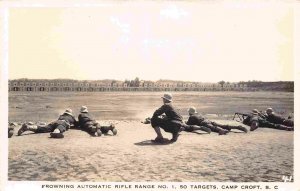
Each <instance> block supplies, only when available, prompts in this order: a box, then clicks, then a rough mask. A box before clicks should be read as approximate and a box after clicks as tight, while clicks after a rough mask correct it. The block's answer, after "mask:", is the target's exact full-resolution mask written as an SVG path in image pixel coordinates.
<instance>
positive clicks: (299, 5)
mask: <svg viewBox="0 0 300 191" xmlns="http://www.w3.org/2000/svg"><path fill="white" fill-rule="evenodd" d="M116 2H117V3H126V2H127V1H125V2H124V1H116ZM116 2H114V3H116ZM129 2H131V1H129ZM137 2H138V3H157V1H155V2H152V1H150V2H146V1H137ZM165 2H166V3H170V1H163V3H165ZM228 2H229V3H232V1H228ZM182 3H184V2H182ZM292 3H293V6H294V33H293V34H294V79H295V80H294V81H295V93H294V96H295V97H294V116H295V123H296V125H295V127H297V126H298V127H299V125H298V124H300V102H299V96H300V83H299V78H300V65H299V62H300V58H299V57H300V56H299V42H300V41H299V36H300V35H299V34H300V30H299V29H300V25H299V24H300V23H299V20H300V1H294V2H292ZM100 6H113V4H112V3H111V1H101V2H100V3H99V1H89V2H88V3H87V2H86V1H72V2H64V3H61V2H58V1H57V2H42V3H41V1H27V2H26V1H23V2H7V1H5V2H0V23H3V24H0V31H1V36H0V37H1V38H0V45H1V49H0V58H1V59H0V63H1V68H0V69H1V70H0V72H1V73H0V74H1V75H0V90H1V96H0V108H1V120H0V125H1V130H0V135H1V144H0V145H1V146H0V148H1V149H0V150H1V166H0V170H1V179H0V190H3V191H11V190H14V191H15V190H32V191H35V190H61V189H45V188H44V189H42V185H46V184H52V185H66V184H73V185H74V186H77V185H99V184H102V185H103V184H105V185H108V184H110V185H111V186H112V187H113V189H80V190H149V189H128V188H120V189H115V188H114V186H115V185H120V184H122V185H127V186H128V185H135V184H138V185H146V184H147V185H152V184H153V185H156V186H158V185H160V184H163V185H167V186H168V187H169V188H172V186H175V187H178V186H180V185H186V186H188V187H189V186H190V185H197V184H198V185H217V186H222V185H237V186H238V189H235V190H240V189H242V188H241V186H242V185H262V186H270V187H271V188H273V187H274V186H279V189H270V190H295V191H296V190H300V184H299V180H300V173H299V169H300V165H299V158H300V157H299V156H300V145H299V140H298V139H299V138H300V132H299V130H297V128H296V130H295V132H294V183H218V182H206V183H201V182H199V183H188V182H187V183H170V182H165V183H164V182H162V183H157V182H154V183H151V182H145V183H143V182H138V183H137V182H130V183H114V182H105V183H95V182H92V183H88V182H85V183H77V182H44V181H42V182H32V181H18V182H15V181H7V174H8V169H7V168H8V165H7V162H8V161H7V160H8V149H7V148H8V139H7V134H6V133H7V132H6V128H5V127H6V125H7V120H8V107H7V106H8V87H7V85H8V83H7V82H8V48H9V47H8V28H9V25H8V24H9V23H8V17H9V9H10V8H24V7H35V8H42V7H47V8H52V7H53V8H55V7H57V8H58V7H100ZM297 159H298V160H297ZM64 190H78V189H64ZM156 190H167V189H156ZM170 190H173V189H170ZM176 190H180V189H176ZM184 190H190V189H184ZM191 190H197V189H191ZM198 190H199V189H198ZM206 190H208V189H206ZM226 190H231V189H226ZM243 190H246V189H243ZM252 190H255V189H252ZM260 190H265V189H260Z"/></svg>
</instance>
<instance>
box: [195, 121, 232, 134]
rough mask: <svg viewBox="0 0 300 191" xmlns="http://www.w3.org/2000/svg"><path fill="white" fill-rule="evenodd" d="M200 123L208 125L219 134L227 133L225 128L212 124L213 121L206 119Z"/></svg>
mask: <svg viewBox="0 0 300 191" xmlns="http://www.w3.org/2000/svg"><path fill="white" fill-rule="evenodd" d="M200 125H201V126H205V127H208V128H209V129H210V130H211V131H212V132H216V133H219V135H226V134H227V133H228V131H227V130H224V129H222V128H220V127H218V126H215V125H213V123H212V122H210V121H208V120H206V121H203V122H202V123H201V124H200Z"/></svg>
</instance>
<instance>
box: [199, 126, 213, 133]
mask: <svg viewBox="0 0 300 191" xmlns="http://www.w3.org/2000/svg"><path fill="white" fill-rule="evenodd" d="M200 130H201V131H205V132H207V133H208V134H210V133H211V129H210V128H208V127H204V126H200Z"/></svg>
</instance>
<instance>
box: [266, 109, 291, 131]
mask: <svg viewBox="0 0 300 191" xmlns="http://www.w3.org/2000/svg"><path fill="white" fill-rule="evenodd" d="M266 113H267V115H266V120H267V121H269V122H271V123H275V124H281V125H285V126H288V127H294V121H293V120H292V119H286V118H284V117H282V116H280V115H279V114H277V113H275V112H274V111H273V109H272V108H268V109H267V110H266Z"/></svg>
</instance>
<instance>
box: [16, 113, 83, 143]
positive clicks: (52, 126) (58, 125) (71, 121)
mask: <svg viewBox="0 0 300 191" xmlns="http://www.w3.org/2000/svg"><path fill="white" fill-rule="evenodd" d="M75 124H77V122H76V120H75V118H74V117H73V115H72V110H71V109H67V110H66V111H65V112H64V113H63V114H62V115H60V116H59V118H58V120H56V121H53V122H51V123H49V124H38V125H35V124H33V123H32V122H28V123H24V124H23V125H22V127H21V128H20V129H19V131H18V135H19V136H20V135H21V134H22V133H24V132H25V131H32V132H34V133H50V132H51V133H50V136H51V137H53V138H63V137H64V136H63V133H64V132H65V131H67V130H68V129H69V128H70V126H71V125H73V126H74V125H75Z"/></svg>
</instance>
